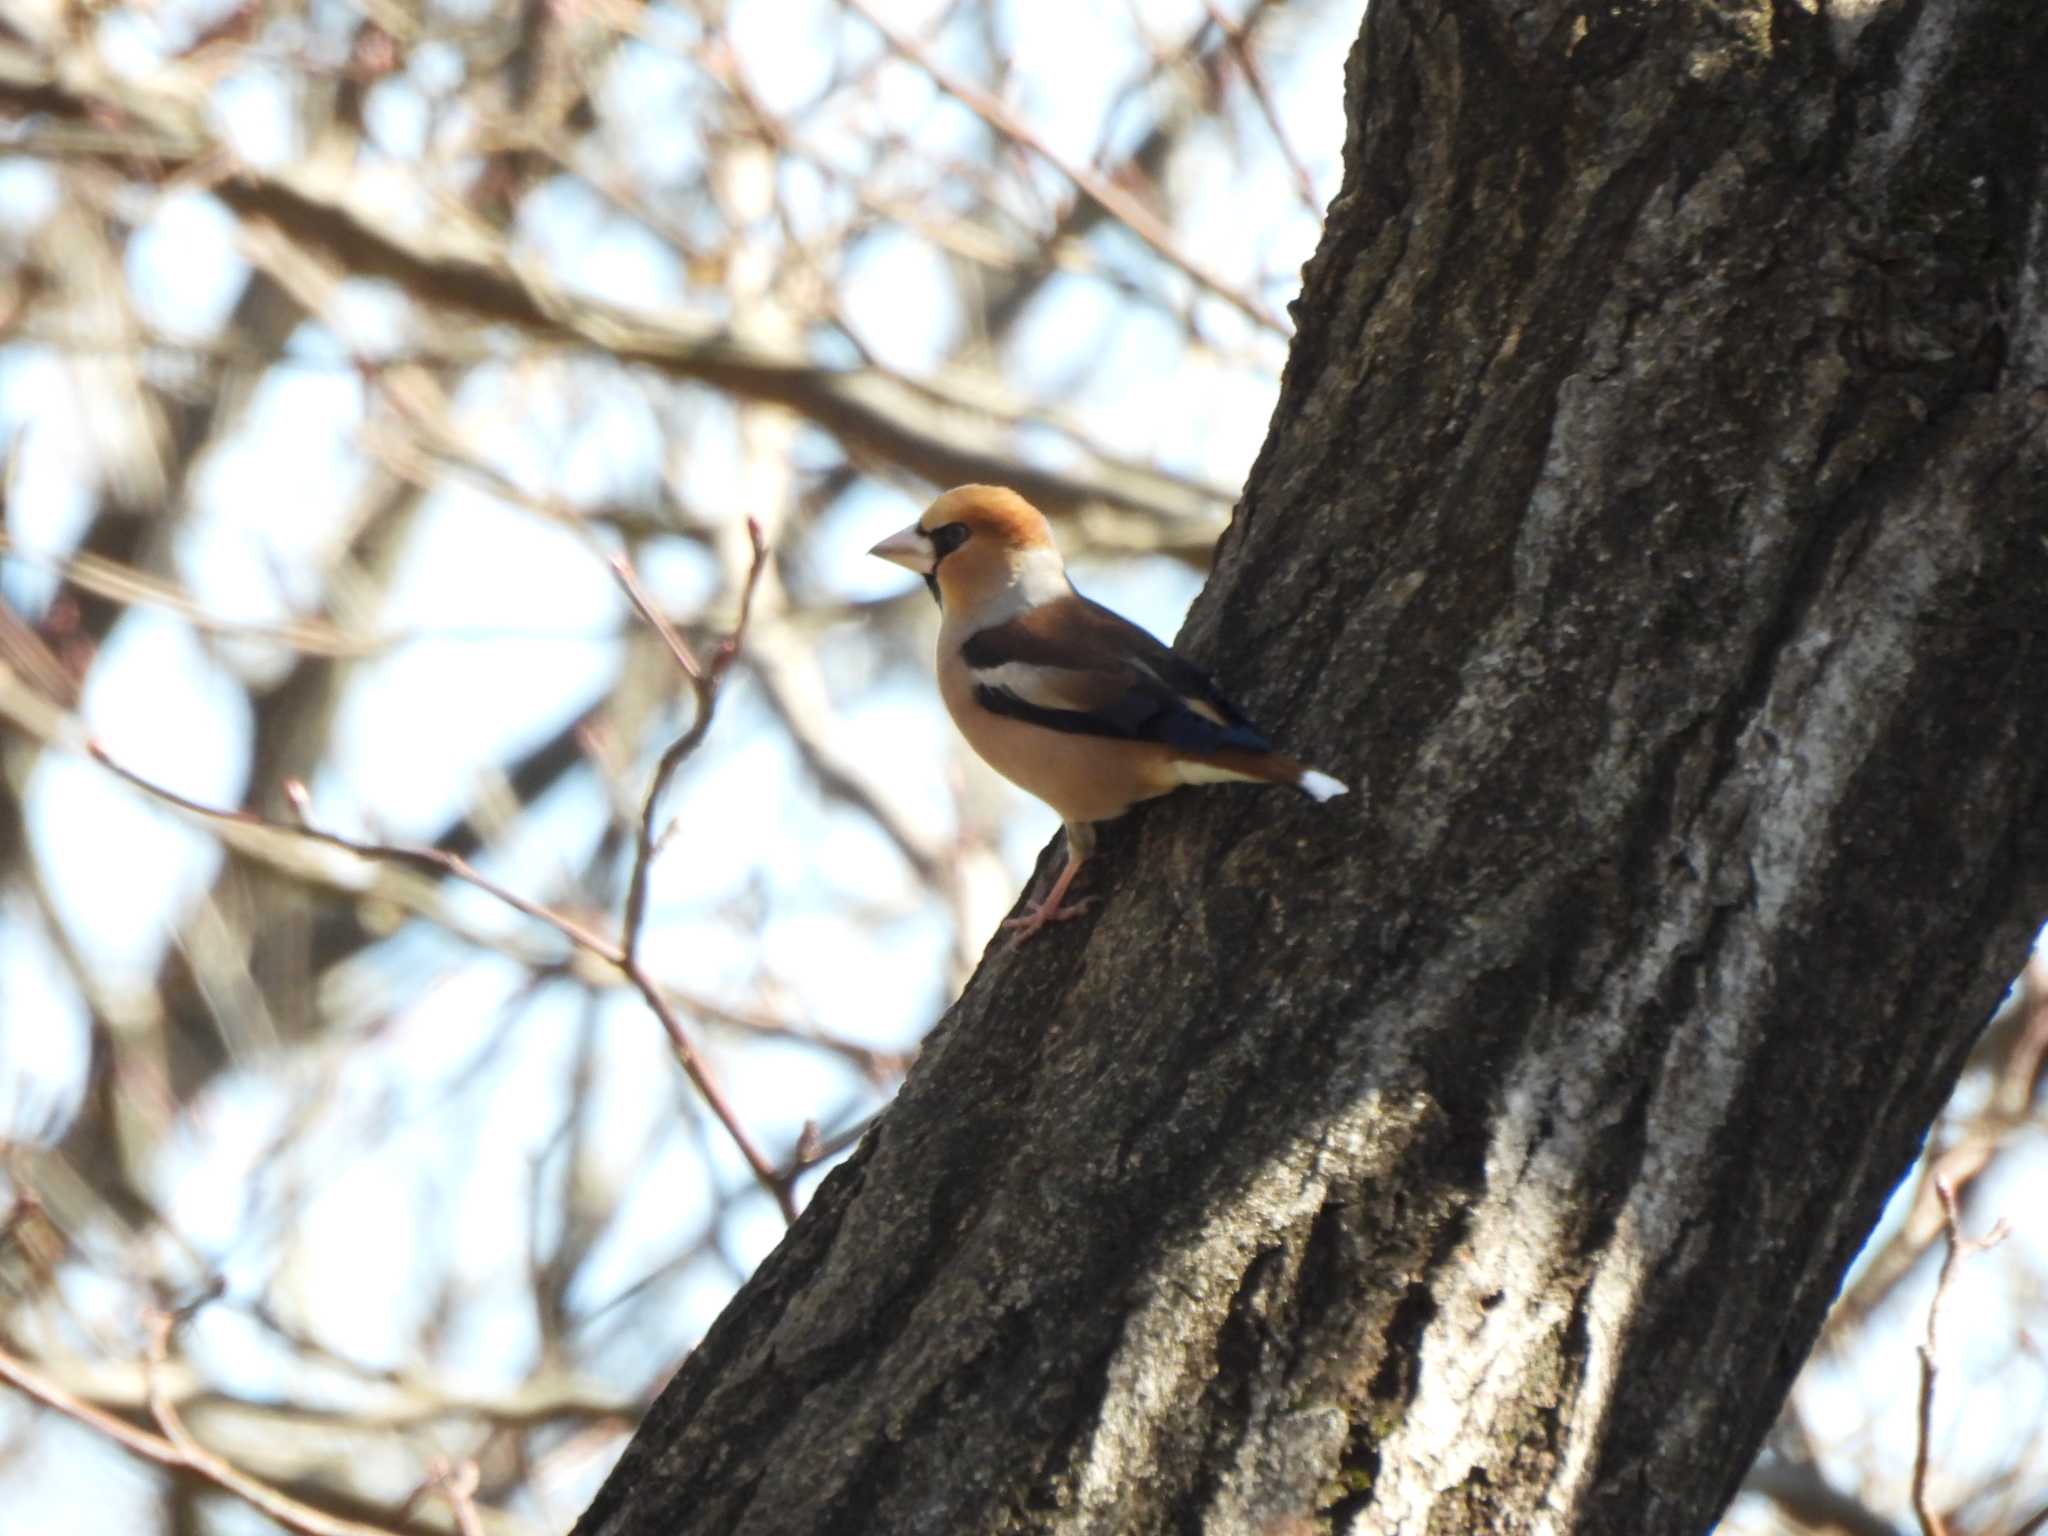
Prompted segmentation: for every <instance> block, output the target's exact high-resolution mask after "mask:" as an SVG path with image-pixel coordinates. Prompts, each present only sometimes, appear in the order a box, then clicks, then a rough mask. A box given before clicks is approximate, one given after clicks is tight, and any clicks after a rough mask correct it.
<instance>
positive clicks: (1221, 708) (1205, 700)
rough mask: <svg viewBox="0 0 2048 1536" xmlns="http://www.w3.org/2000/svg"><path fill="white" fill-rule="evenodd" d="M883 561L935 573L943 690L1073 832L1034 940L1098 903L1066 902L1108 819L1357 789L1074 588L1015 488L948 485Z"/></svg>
mask: <svg viewBox="0 0 2048 1536" xmlns="http://www.w3.org/2000/svg"><path fill="white" fill-rule="evenodd" d="M869 553H870V554H874V555H879V556H881V558H882V559H884V560H891V561H894V562H895V563H896V564H897V565H901V566H907V567H908V568H909V569H911V570H913V571H916V572H917V573H918V574H919V575H921V576H923V577H924V579H925V585H927V586H928V587H930V588H931V590H932V596H933V597H934V598H936V599H937V600H938V604H939V609H940V612H941V613H942V615H943V618H942V619H941V622H940V624H939V693H940V695H941V696H942V697H943V698H944V699H945V701H946V709H947V711H948V712H949V713H950V714H951V715H952V716H953V723H954V724H955V725H957V726H959V727H960V734H961V735H963V736H965V737H966V738H967V744H968V745H969V746H971V747H973V748H974V750H975V751H976V752H978V753H979V754H981V758H982V760H983V761H984V762H986V763H987V764H988V765H989V766H990V767H991V768H993V769H995V771H996V772H997V773H1000V774H1001V775H1002V776H1003V777H1004V778H1006V779H1008V780H1009V781H1010V782H1011V783H1013V784H1015V785H1017V786H1018V787H1019V788H1021V789H1026V790H1029V791H1030V792H1031V793H1032V794H1034V795H1036V796H1037V797H1038V798H1039V799H1041V800H1043V801H1044V802H1045V803H1046V804H1047V805H1049V806H1051V807H1052V808H1053V809H1054V810H1055V811H1057V812H1059V814H1060V819H1061V820H1062V821H1064V822H1065V823H1066V830H1067V860H1066V865H1065V867H1064V868H1063V869H1061V871H1060V877H1059V879H1058V881H1056V882H1055V883H1054V885H1053V888H1052V890H1051V892H1050V893H1049V894H1048V895H1047V896H1046V898H1045V900H1043V901H1041V902H1038V903H1036V904H1035V905H1034V906H1033V907H1032V908H1031V910H1030V911H1029V912H1028V913H1027V914H1026V915H1025V916H1023V917H1015V918H1011V919H1010V920H1009V921H1008V922H1007V923H1006V924H1005V925H1004V926H1005V927H1011V928H1016V929H1017V930H1018V934H1017V942H1018V943H1020V944H1021V943H1022V942H1023V941H1024V940H1026V939H1028V938H1030V937H1031V935H1033V934H1034V933H1036V932H1038V930H1039V929H1041V928H1043V927H1044V926H1045V925H1046V924H1047V923H1051V922H1057V921H1059V920H1060V919H1062V918H1068V917H1073V916H1075V915H1077V914H1078V913H1080V912H1081V911H1083V910H1085V909H1086V907H1087V906H1088V903H1089V901H1092V900H1093V899H1094V898H1092V897H1090V898H1089V899H1088V901H1079V902H1073V903H1070V904H1067V905H1065V906H1062V905H1061V902H1062V901H1063V900H1064V898H1065V896H1066V894H1067V889H1068V887H1070V886H1071V885H1073V883H1074V876H1075V875H1076V874H1078V873H1079V872H1080V869H1081V866H1082V865H1083V864H1084V863H1086V862H1087V860H1088V855H1089V854H1090V853H1092V852H1093V851H1094V848H1095V827H1094V823H1096V822H1098V821H1107V820H1109V819H1110V818H1112V817H1115V816H1121V815H1122V814H1123V813H1124V812H1125V811H1127V810H1129V809H1130V808H1131V807H1132V806H1133V805H1136V804H1137V803H1138V802H1139V801H1140V800H1150V799H1152V798H1153V797H1154V796H1155V795H1163V794H1166V793H1167V792H1168V791H1170V790H1172V789H1175V788H1177V787H1178V786H1180V785H1182V784H1221V783H1234V782H1243V781H1252V782H1263V783H1267V784H1290V785H1293V786H1294V787H1295V788H1296V789H1299V790H1301V791H1302V792H1303V793H1305V794H1308V795H1311V796H1313V797H1314V798H1315V799H1317V800H1327V799H1329V798H1330V797H1331V796H1333V795H1341V794H1343V793H1344V786H1343V785H1342V784H1340V783H1338V782H1337V781H1336V780H1335V779H1333V778H1331V777H1330V776H1329V775H1328V774H1327V773H1318V772H1316V770H1315V769H1313V768H1309V767H1305V766H1303V765H1302V764H1300V763H1298V762H1296V761H1295V760H1294V759H1293V758H1291V757H1284V756H1282V755H1281V754H1280V753H1278V752H1276V751H1274V750H1273V744H1272V743H1271V742H1270V741H1268V740H1267V739H1266V737H1265V735H1264V733H1262V732H1261V731H1260V730H1259V728H1258V727H1257V726H1255V725H1253V724H1252V723H1251V721H1249V720H1247V719H1246V718H1245V717H1244V712H1243V711H1242V710H1240V709H1238V707H1237V706H1236V705H1234V704H1232V703H1231V702H1230V700H1228V699H1226V698H1225V697H1224V696H1223V695H1222V693H1220V692H1219V691H1218V690H1217V687H1216V685H1215V684H1214V683H1212V682H1210V681H1209V679H1208V678H1207V677H1205V676H1204V675H1203V674H1202V673H1201V672H1200V671H1199V670H1198V669H1196V668H1195V667H1194V666H1192V665H1191V664H1189V663H1188V662H1187V661H1184V660H1183V659H1182V658H1180V657H1179V656H1176V655H1174V653H1173V652H1172V651H1170V650H1168V649H1167V648H1166V647H1165V646H1164V645H1162V644H1160V643H1159V641H1157V640H1155V639H1153V638H1152V636H1151V635H1149V634H1147V633H1146V632H1145V631H1144V630H1142V629H1140V628H1138V626H1137V625H1135V624H1133V623H1131V622H1130V621H1129V620H1128V619H1124V618H1119V617H1118V616H1117V615H1116V614H1114V613H1111V612H1110V611H1109V610H1108V609H1107V608H1105V607H1103V606H1102V605H1101V604H1100V603H1092V602H1090V601H1089V600H1088V599H1087V598H1085V597H1083V596H1081V594H1080V593H1078V592H1076V591H1075V590H1074V584H1073V583H1072V582H1071V581H1069V580H1068V579H1067V568H1066V565H1065V564H1064V563H1063V562H1062V561H1061V559H1060V552H1059V550H1058V549H1057V548H1056V547H1055V546H1054V544H1053V541H1052V530H1051V529H1050V528H1048V527H1047V526H1046V521H1045V517H1044V515H1043V514H1042V513H1040V512H1039V510H1038V509H1037V508H1036V507H1034V506H1032V505H1031V503H1030V502H1028V501H1026V500H1025V499H1024V498H1023V497H1021V496H1019V495H1018V494H1017V493H1016V492H1015V491H1011V490H1005V489H1004V488H1003V487H1001V486H995V485H963V486H960V487H958V488H957V489H955V490H950V491H948V492H946V494H945V495H943V496H941V497H940V498H939V499H938V500H937V501H935V502H933V503H932V504H931V506H930V507H928V508H926V509H925V514H924V516H923V517H920V518H919V519H918V520H917V521H916V522H914V523H912V524H911V525H910V526H909V527H908V528H905V529H903V530H902V531H901V532H900V533H892V534H890V535H889V537H888V538H886V539H884V540H882V542H881V543H879V544H877V545H876V546H875V547H874V548H873V549H872V550H870V551H869Z"/></svg>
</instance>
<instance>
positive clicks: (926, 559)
mask: <svg viewBox="0 0 2048 1536" xmlns="http://www.w3.org/2000/svg"><path fill="white" fill-rule="evenodd" d="M868 553H869V554H871V555H879V556H880V557H881V558H882V559H884V560H887V561H889V562H890V563H891V564H892V565H900V566H902V567H904V568H905V569H906V570H912V571H915V572H917V574H918V575H920V576H929V575H931V573H932V570H933V568H934V567H936V566H937V565H938V563H939V562H938V560H937V559H936V558H935V557H934V556H933V554H932V541H931V540H930V539H928V538H926V537H925V536H924V535H923V534H922V533H919V532H918V530H917V524H915V523H912V524H911V525H910V526H909V527H908V528H899V529H897V530H896V531H895V532H894V533H892V534H890V535H889V537H887V538H886V539H884V540H882V542H881V543H879V544H877V545H876V546H875V547H874V548H873V549H871V550H869V551H868Z"/></svg>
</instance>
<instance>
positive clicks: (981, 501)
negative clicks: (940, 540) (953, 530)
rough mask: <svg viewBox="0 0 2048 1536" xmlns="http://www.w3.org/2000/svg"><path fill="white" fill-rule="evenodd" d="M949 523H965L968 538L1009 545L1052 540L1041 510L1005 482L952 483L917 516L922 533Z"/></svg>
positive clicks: (1030, 545)
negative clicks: (984, 539) (993, 483)
mask: <svg viewBox="0 0 2048 1536" xmlns="http://www.w3.org/2000/svg"><path fill="white" fill-rule="evenodd" d="M952 523H965V524H966V525H967V532H968V535H969V539H970V542H971V541H972V540H973V539H974V538H975V537H976V536H982V537H985V538H987V539H988V540H989V541H990V542H991V543H995V544H1000V545H1003V546H1004V547H1006V548H1011V549H1032V548H1036V547H1039V546H1041V545H1047V546H1049V545H1051V544H1052V529H1051V527H1050V526H1049V525H1048V524H1047V523H1046V520H1045V514H1044V513H1043V512H1041V511H1039V510H1038V508H1036V507H1034V506H1033V505H1031V503H1030V502H1028V501H1026V500H1025V499H1024V498H1023V497H1022V496H1019V495H1018V494H1017V493H1016V492H1015V491H1013V490H1011V489H1010V488H1009V487H1008V486H1006V485H956V486H954V487H953V489H952V490H950V491H948V492H946V493H945V495H943V496H941V497H939V499H938V500H937V501H934V502H933V503H932V504H931V505H930V506H929V507H926V508H925V510H924V516H922V517H920V518H919V519H918V520H917V526H918V527H920V528H922V529H923V530H924V531H925V532H926V533H935V532H937V531H938V530H939V529H941V528H944V527H946V526H948V525H949V524H952Z"/></svg>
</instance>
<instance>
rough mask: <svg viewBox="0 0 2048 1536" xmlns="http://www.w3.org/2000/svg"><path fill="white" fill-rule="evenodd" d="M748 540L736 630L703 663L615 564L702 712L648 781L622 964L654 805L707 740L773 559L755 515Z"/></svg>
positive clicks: (648, 854)
mask: <svg viewBox="0 0 2048 1536" xmlns="http://www.w3.org/2000/svg"><path fill="white" fill-rule="evenodd" d="M747 540H748V542H749V543H750V544H751V545H752V546H753V551H754V555H753V560H752V562H751V563H750V564H749V565H748V567H747V579H746V582H745V584H744V585H743V586H742V587H741V588H740V611H739V617H738V618H737V619H735V620H734V621H733V627H732V632H731V633H730V634H728V635H727V636H726V637H725V639H724V640H723V641H721V642H720V643H719V647H718V649H717V650H716V651H715V652H713V653H712V657H711V664H710V666H708V667H703V666H700V665H699V664H698V662H697V659H696V656H695V655H694V654H693V653H692V652H691V650H690V648H689V647H688V646H686V645H684V644H683V641H682V638H681V637H680V636H679V635H677V634H676V633H675V631H674V630H673V629H671V628H670V627H669V625H668V623H667V621H666V620H665V619H663V618H662V617H661V615H660V613H659V612H658V611H657V610H656V609H655V607H654V605H653V603H652V602H650V601H649V600H648V597H647V594H646V592H645V591H644V590H643V589H642V588H641V586H640V583H639V582H638V581H636V580H635V579H634V578H633V576H632V573H631V568H630V567H629V566H628V565H627V564H626V562H625V560H624V557H620V558H619V559H617V560H615V561H614V562H613V564H612V570H613V572H614V573H615V574H616V575H617V576H618V577H619V580H620V583H621V584H622V585H623V586H624V587H625V589H626V595H627V596H628V597H630V598H631V599H632V600H633V606H634V607H636V608H638V609H639V610H640V612H641V613H642V614H643V615H645V617H646V619H647V622H648V623H650V624H652V625H653V626H654V628H655V630H656V631H657V632H658V633H659V634H660V635H661V637H662V639H663V641H665V642H666V643H667V645H668V648H669V650H670V651H671V652H672V653H673V654H674V656H675V658H676V664H677V665H678V666H680V667H681V668H682V669H683V673H684V675H685V676H686V677H688V678H689V680H690V687H691V689H692V690H693V691H694V692H695V694H696V696H697V717H696V719H694V720H692V721H691V722H690V728H689V729H688V730H687V731H685V732H683V734H682V735H680V736H678V737H677V738H676V739H675V740H674V741H673V742H671V743H669V747H668V750H667V751H665V752H663V753H662V754H661V761H660V762H658V763H656V764H655V767H654V779H653V782H652V783H650V784H649V785H648V786H647V798H646V799H645V800H644V801H642V802H641V806H640V829H639V832H638V834H637V837H636V840H635V844H634V849H633V870H632V874H631V875H630V876H629V877H628V878H627V882H626V915H625V921H624V924H623V942H622V943H621V945H620V954H621V960H622V963H623V964H626V965H628V966H630V965H631V964H632V963H633V961H634V957H635V955H636V954H637V953H638V950H639V947H640V930H641V927H642V925H643V924H644V922H645V921H646V917H647V876H648V870H649V868H650V867H651V866H652V864H653V863H654V854H655V844H656V840H655V835H654V811H655V806H656V805H657V804H658V803H659V801H660V799H661V792H662V791H663V790H664V789H666V788H667V787H668V781H669V777H670V776H671V775H672V774H673V773H674V772H675V771H676V769H677V768H678V767H679V766H680V765H681V764H682V762H683V760H684V759H685V758H687V757H688V756H689V755H690V754H691V753H692V752H695V751H696V750H697V748H698V746H699V745H701V744H702V742H703V740H704V735H705V732H707V731H709V730H710V729H711V715H712V711H713V709H714V708H715V707H716V705H717V703H718V686H719V684H720V683H721V682H723V681H724V680H725V674H726V673H727V672H728V671H729V670H730V669H731V667H732V664H733V660H734V658H736V657H737V656H738V655H739V653H740V642H741V641H742V640H743V639H744V638H745V637H746V632H747V621H748V620H749V619H750V618H752V617H753V613H754V589H755V588H756V587H758V586H759V585H760V584H761V571H762V568H763V567H764V566H765V565H766V564H767V562H768V545H767V542H766V541H765V540H764V539H763V538H762V536H761V525H760V523H759V522H757V521H756V520H755V519H753V518H751V517H750V518H748V519H747Z"/></svg>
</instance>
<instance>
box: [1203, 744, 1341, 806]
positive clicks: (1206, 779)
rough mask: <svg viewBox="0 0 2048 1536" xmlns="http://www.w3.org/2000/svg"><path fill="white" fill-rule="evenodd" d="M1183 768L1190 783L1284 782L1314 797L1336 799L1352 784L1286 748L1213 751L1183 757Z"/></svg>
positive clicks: (1313, 798) (1291, 787) (1315, 798)
mask: <svg viewBox="0 0 2048 1536" xmlns="http://www.w3.org/2000/svg"><path fill="white" fill-rule="evenodd" d="M1180 768H1181V781H1182V782H1183V783H1187V784H1218V783H1245V782H1255V783H1261V784H1284V785H1286V786H1287V787H1288V788H1290V789H1298V790H1300V791H1301V792H1302V793H1303V794H1304V795H1307V796H1308V797H1309V798H1310V799H1312V800H1334V799H1335V798H1336V797H1337V796H1339V795H1341V794H1344V793H1345V792H1346V791H1347V790H1348V789H1349V787H1350V786H1349V785H1347V784H1345V783H1343V782H1342V781H1341V780H1338V779H1333V778H1331V777H1330V776H1329V775H1328V774H1327V773H1321V772H1318V771H1317V770H1316V769H1314V768H1311V767H1309V766H1308V764H1306V763H1300V762H1296V761H1295V760H1294V759H1293V758H1291V757H1289V756H1287V755H1286V754H1285V753H1284V752H1212V753H1209V754H1208V755H1206V756H1204V757H1203V758H1201V759H1200V760H1199V761H1184V762H1182V764H1181V765H1180Z"/></svg>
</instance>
